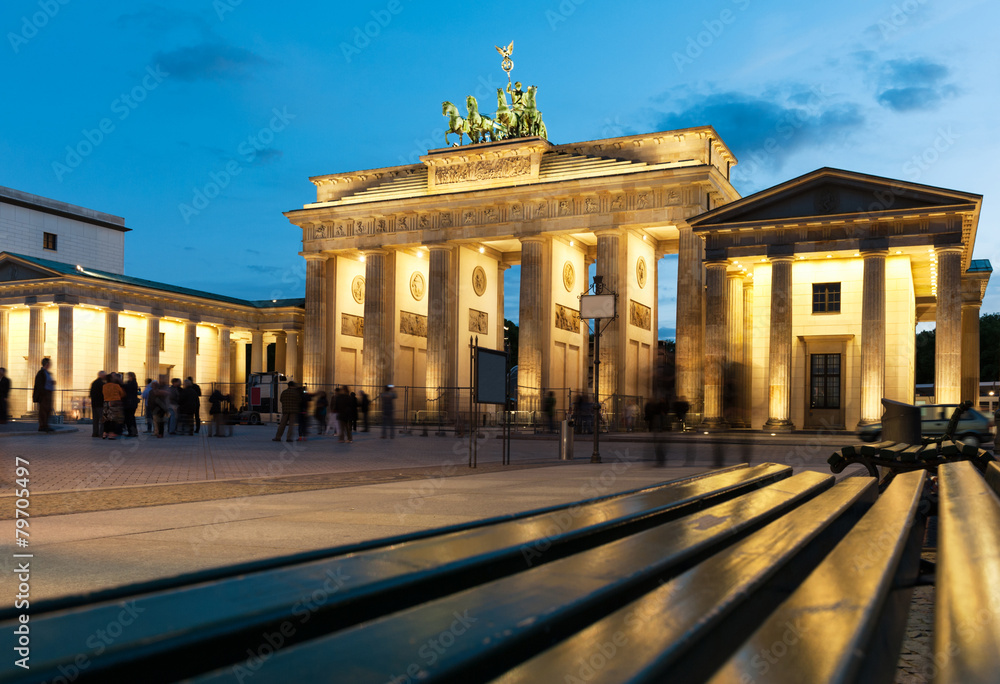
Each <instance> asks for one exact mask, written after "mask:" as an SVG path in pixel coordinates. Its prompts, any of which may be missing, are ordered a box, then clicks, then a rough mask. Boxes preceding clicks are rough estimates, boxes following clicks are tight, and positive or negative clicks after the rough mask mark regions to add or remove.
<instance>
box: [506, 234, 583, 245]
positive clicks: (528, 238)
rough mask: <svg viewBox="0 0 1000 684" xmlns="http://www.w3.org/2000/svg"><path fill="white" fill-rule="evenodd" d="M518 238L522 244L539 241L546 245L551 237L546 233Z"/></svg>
mask: <svg viewBox="0 0 1000 684" xmlns="http://www.w3.org/2000/svg"><path fill="white" fill-rule="evenodd" d="M595 235H596V233H595ZM518 240H519V241H520V243H521V244H522V245H524V244H530V243H538V244H540V245H544V244H545V243H546V242H548V241H549V238H548V236H545V235H526V236H524V237H519V238H518Z"/></svg>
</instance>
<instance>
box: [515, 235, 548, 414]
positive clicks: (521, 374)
mask: <svg viewBox="0 0 1000 684" xmlns="http://www.w3.org/2000/svg"><path fill="white" fill-rule="evenodd" d="M544 251H545V238H543V237H538V236H536V237H530V238H522V239H521V294H520V304H519V307H520V314H519V322H518V330H519V332H518V352H517V385H518V387H517V403H518V410H523V411H538V410H540V409H541V396H542V389H541V388H542V340H543V339H544V332H543V330H542V326H544V325H546V324H548V321H547V320H545V318H544V316H543V309H544V307H543V306H542V287H544V284H543V278H542V271H543V263H542V258H543V254H544Z"/></svg>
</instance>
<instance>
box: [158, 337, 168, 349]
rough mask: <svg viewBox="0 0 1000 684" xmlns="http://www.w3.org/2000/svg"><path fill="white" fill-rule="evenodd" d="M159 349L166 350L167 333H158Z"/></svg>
mask: <svg viewBox="0 0 1000 684" xmlns="http://www.w3.org/2000/svg"><path fill="white" fill-rule="evenodd" d="M160 351H167V333H160Z"/></svg>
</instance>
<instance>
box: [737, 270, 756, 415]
mask: <svg viewBox="0 0 1000 684" xmlns="http://www.w3.org/2000/svg"><path fill="white" fill-rule="evenodd" d="M742 375H743V380H742V381H741V382H740V407H741V408H740V411H741V415H742V416H743V425H745V426H746V427H751V426H752V424H753V423H752V421H753V278H751V277H748V278H745V279H744V280H743V373H742Z"/></svg>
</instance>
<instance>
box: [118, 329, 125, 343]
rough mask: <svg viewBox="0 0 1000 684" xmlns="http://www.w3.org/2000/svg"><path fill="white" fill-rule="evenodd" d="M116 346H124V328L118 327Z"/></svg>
mask: <svg viewBox="0 0 1000 684" xmlns="http://www.w3.org/2000/svg"><path fill="white" fill-rule="evenodd" d="M118 346H119V347H124V346H125V328H118Z"/></svg>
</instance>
